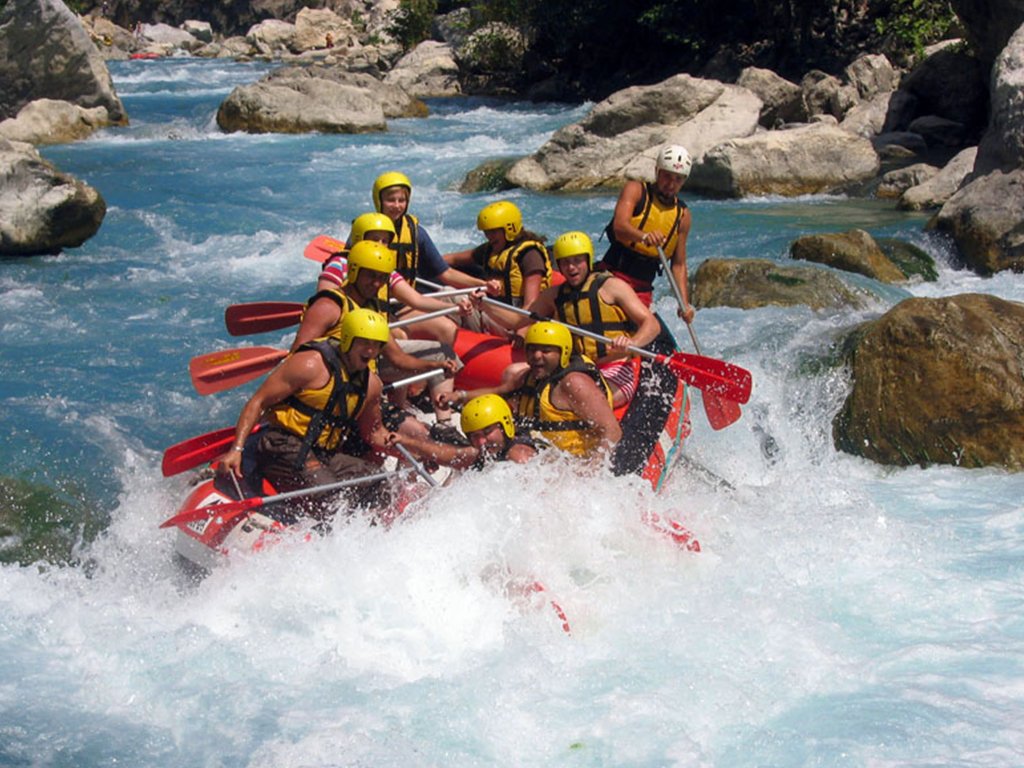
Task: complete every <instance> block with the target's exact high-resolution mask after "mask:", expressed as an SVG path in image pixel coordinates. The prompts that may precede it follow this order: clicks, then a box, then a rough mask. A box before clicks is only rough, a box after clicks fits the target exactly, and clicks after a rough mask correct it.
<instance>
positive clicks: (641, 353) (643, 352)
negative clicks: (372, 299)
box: [420, 278, 665, 362]
mask: <svg viewBox="0 0 1024 768" xmlns="http://www.w3.org/2000/svg"><path fill="white" fill-rule="evenodd" d="M420 282H421V283H423V284H424V285H426V286H428V287H430V288H433V287H434V286H435V285H437V284H436V283H431V282H428V281H427V280H424V279H422V278H420ZM483 301H484V303H485V304H490V305H492V306H495V307H498V308H500V309H507V310H508V311H509V312H512V313H514V314H517V315H522V316H523V317H528V318H530V319H531V320H533V321H535V322H541V321H546V322H551V323H558V324H559V325H564V326H565V327H566V328H568V329H569V330H570V331H572V332H573V333H575V334H579V335H580V336H584V337H586V338H588V339H593V340H594V341H602V342H604V343H606V344H607V343H608V342H610V341H611V339H609V338H608V337H607V336H602V335H601V334H600V333H594V332H593V331H588V330H586V329H585V328H578V327H577V326H575V325H569V323H563V322H562V321H560V320H553V319H551V318H550V317H544V316H542V315H538V314H537V313H536V312H531V311H530V310H528V309H523V308H522V307H514V306H512V305H511V304H506V303H505V302H503V301H498V300H497V299H492V298H491V297H490V296H484V297H483ZM626 349H627V350H628V351H629V353H630V354H633V355H636V356H638V357H646V358H647V359H648V360H655V361H659V362H660V361H662V360H664V359H665V356H664V355H659V354H656V353H655V352H651V351H650V350H647V349H642V348H641V347H634V346H629V347H626Z"/></svg>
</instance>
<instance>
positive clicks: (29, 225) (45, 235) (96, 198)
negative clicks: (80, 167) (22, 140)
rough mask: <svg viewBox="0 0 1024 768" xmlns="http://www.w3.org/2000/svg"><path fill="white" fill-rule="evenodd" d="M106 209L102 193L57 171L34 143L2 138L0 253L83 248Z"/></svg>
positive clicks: (35, 252)
mask: <svg viewBox="0 0 1024 768" xmlns="http://www.w3.org/2000/svg"><path fill="white" fill-rule="evenodd" d="M106 210H107V206H106V203H105V202H104V200H103V198H102V197H101V196H100V194H99V192H97V191H96V190H95V189H93V188H92V187H90V186H89V185H88V184H85V183H83V182H81V181H78V180H77V179H74V178H72V177H70V176H68V175H67V174H64V173H61V172H60V171H58V170H57V169H56V168H54V167H53V166H52V165H51V164H50V163H48V162H46V161H45V160H43V159H42V158H41V157H40V156H39V153H38V152H37V151H36V150H35V149H34V148H33V147H32V146H31V145H28V144H14V143H12V142H9V141H7V140H6V139H0V255H2V256H26V255H33V254H46V253H56V252H58V251H59V250H60V249H61V248H74V247H76V246H79V245H81V244H82V243H83V242H85V241H86V240H87V239H89V238H90V237H92V236H93V235H94V234H96V231H97V230H98V229H99V228H100V224H101V223H102V222H103V217H104V215H105V214H106Z"/></svg>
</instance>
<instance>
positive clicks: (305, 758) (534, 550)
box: [0, 59, 1024, 767]
mask: <svg viewBox="0 0 1024 768" xmlns="http://www.w3.org/2000/svg"><path fill="white" fill-rule="evenodd" d="M111 69H112V74H113V76H114V80H115V84H116V87H117V89H118V92H119V94H120V95H121V97H122V99H123V100H124V103H125V106H126V108H127V110H128V113H129V115H130V117H131V121H132V122H131V125H130V126H128V127H126V128H119V129H112V130H107V131H103V132H101V133H100V134H98V135H96V136H95V137H93V138H91V139H89V140H87V141H84V142H80V143H76V144H74V145H67V146H59V147H50V148H46V149H44V150H43V153H44V155H45V156H46V157H47V158H49V159H51V160H53V161H54V162H55V163H56V164H57V165H58V167H60V168H61V169H62V170H66V171H68V172H70V173H72V174H74V175H76V176H78V177H80V178H82V179H84V180H85V181H87V182H88V183H90V184H92V185H93V186H95V187H97V188H98V189H99V190H100V191H101V192H102V194H103V195H104V197H105V199H106V201H107V204H108V212H107V216H106V219H105V221H104V223H103V227H102V228H101V230H100V232H99V233H98V234H97V236H96V237H94V238H93V239H91V240H90V241H88V242H87V243H86V244H85V245H84V246H83V247H81V248H79V249H75V250H71V251H68V252H66V253H64V254H62V255H60V256H55V257H44V258H38V257H37V258H25V259H8V260H5V261H4V262H3V263H2V264H0V318H2V335H0V361H2V368H3V371H2V375H0V403H2V408H0V435H2V436H3V439H2V442H0V461H2V466H3V467H4V469H3V471H2V473H3V474H4V475H6V476H8V477H16V478H19V479H21V480H23V481H25V482H27V483H29V484H31V486H32V487H34V488H40V487H42V488H49V489H52V493H53V496H52V497H48V498H50V501H46V502H44V503H42V504H41V506H38V507H37V508H35V509H34V511H33V513H32V514H33V515H34V516H35V518H36V520H35V522H36V524H38V525H42V526H49V527H51V528H53V529H54V530H56V531H58V532H59V533H60V534H61V535H62V536H64V537H66V538H68V539H69V540H71V541H76V542H77V543H76V545H75V547H74V549H73V551H72V553H71V555H70V556H67V555H66V554H65V555H61V556H55V555H53V556H49V557H41V558H40V559H39V560H38V561H37V562H35V563H33V564H31V565H27V564H18V563H17V562H13V561H12V559H11V558H7V560H8V562H6V564H3V565H0V765H2V766H111V765H115V764H116V765H129V766H171V765H174V766H376V767H380V766H403V767H407V766H494V765H500V766H534V765H536V766H543V765H559V766H664V765H675V766H766V765H771V766H896V765H899V766H908V765H912V766H935V765H943V766H1011V765H1019V764H1020V763H1021V762H1022V759H1024V729H1022V726H1021V723H1022V722H1024V701H1022V699H1024V619H1022V615H1024V610H1022V609H1024V605H1022V598H1024V588H1022V563H1024V558H1022V557H1021V553H1022V551H1024V501H1022V498H1024V476H1021V475H1014V474H1008V473H1005V472H1002V471H999V470H995V469H985V470H964V469H960V468H956V467H932V468H927V469H922V468H909V469H895V468H887V467H882V466H878V465H875V464H872V463H869V462H867V461H864V460H862V459H859V458H856V457H852V456H848V455H845V454H841V453H838V452H837V451H836V450H835V449H834V447H833V445H832V440H831V420H832V418H833V416H834V415H835V413H836V412H837V411H838V410H839V408H840V405H841V403H842V401H843V399H844V397H845V395H846V393H847V392H848V391H849V380H848V376H847V373H846V372H845V371H843V370H841V369H834V368H828V367H825V366H821V365H816V364H815V363H816V362H817V361H820V360H822V359H824V358H827V357H828V356H829V353H830V350H831V349H832V345H833V343H834V342H835V341H836V339H838V338H840V337H841V335H842V333H843V332H844V331H845V330H846V329H848V328H849V327H850V326H851V325H853V324H855V323H857V322H859V321H861V320H864V319H869V318H871V317H875V316H877V315H878V314H880V313H882V312H884V311H885V310H886V309H887V308H888V307H890V306H892V305H893V304H894V303H896V302H898V301H899V300H900V299H902V298H905V297H906V296H911V295H914V296H943V295H950V294H955V293H961V292H968V291H977V292H983V293H992V294H995V295H998V296H1001V297H1003V298H1007V299H1013V300H1017V301H1024V287H1022V283H1021V280H1020V278H1019V276H1010V275H998V276H996V277H994V278H990V279H982V278H979V277H977V276H975V275H972V274H970V273H967V272H964V271H960V270H958V269H956V268H955V267H954V266H952V264H953V261H952V259H951V258H950V254H949V253H948V252H946V251H945V250H944V249H943V247H942V246H941V245H940V244H938V243H937V242H934V241H932V240H931V239H929V237H927V236H926V235H925V233H924V232H923V224H924V221H925V219H924V218H923V217H922V216H918V215H909V214H903V213H897V212H895V211H893V210H892V206H891V204H889V203H879V202H875V201H859V200H848V199H844V198H838V197H821V196H818V197H809V198H801V199H798V200H783V199H759V200H742V201H710V200H704V199H700V198H693V197H692V196H687V195H686V194H685V189H684V197H686V198H687V200H688V202H689V203H690V204H691V207H692V208H693V215H694V228H693V232H692V234H691V239H690V259H691V270H693V269H695V268H696V266H697V265H698V264H699V263H700V262H701V261H702V260H704V259H706V258H709V257H765V258H772V259H778V260H786V259H787V258H788V256H787V253H788V246H789V243H790V242H791V241H792V240H793V239H794V238H795V237H797V236H799V235H801V234H806V233H810V232H828V231H839V230H845V229H849V228H852V227H862V228H864V229H867V230H868V231H870V232H871V233H872V234H874V235H876V236H894V237H901V238H904V239H907V240H909V241H911V242H914V243H916V244H918V245H920V246H922V247H923V248H925V249H926V250H928V251H929V252H930V253H931V254H932V255H933V256H934V257H935V258H936V259H937V261H938V268H939V272H940V276H939V279H938V281H937V282H934V283H915V284H911V285H909V286H904V287H900V288H893V287H881V286H877V285H873V284H871V283H870V282H869V281H863V284H864V289H865V290H866V291H868V292H869V293H870V294H871V295H872V296H874V300H873V301H872V303H871V306H870V308H869V309H867V310H864V311H859V312H854V311H849V310H844V311H839V312H813V311H811V310H809V309H806V308H799V307H797V308H767V309H759V310H752V311H740V310H733V309H708V310H702V311H700V312H698V315H697V320H696V324H695V327H696V330H697V332H698V334H699V336H700V341H701V344H702V347H703V351H704V353H705V354H708V355H711V356H715V357H720V358H723V359H726V360H729V361H731V362H734V363H737V364H739V365H742V366H743V367H745V368H747V369H749V370H750V371H751V372H752V373H753V376H754V391H753V396H752V398H751V401H750V403H749V404H747V405H746V406H744V417H743V419H742V420H741V421H740V422H739V423H737V424H736V425H734V426H732V427H730V428H729V429H726V430H723V431H720V432H715V431H713V430H711V428H710V427H709V426H708V422H707V419H706V418H705V415H704V413H703V409H702V406H701V402H700V396H699V393H694V406H693V410H692V413H691V416H692V421H693V433H692V435H691V437H690V438H689V440H688V441H687V443H686V446H685V447H686V451H685V453H686V457H685V459H684V461H683V463H681V464H680V466H679V467H678V468H677V470H676V471H675V473H674V474H673V476H672V478H671V479H670V481H669V483H668V484H667V486H666V488H665V489H664V490H663V492H662V494H660V495H659V496H653V495H652V494H651V493H650V492H649V491H648V490H645V489H644V488H643V487H642V483H640V482H639V481H638V480H636V479H634V478H612V477H608V476H605V475H603V474H590V475H584V476H580V474H579V473H578V472H577V471H576V470H575V469H574V468H572V467H570V466H569V465H568V464H567V463H565V462H563V461H551V462H538V463H535V464H533V465H527V466H496V467H493V468H491V469H489V470H488V471H487V472H483V473H474V474H473V475H472V476H464V477H462V478H459V479H458V480H457V481H456V482H454V483H452V484H451V485H449V486H448V487H445V488H441V489H439V490H438V491H436V492H433V493H431V494H430V495H428V496H426V497H425V498H424V499H423V500H422V501H421V502H419V503H417V505H416V506H415V508H414V510H413V513H412V514H411V515H410V516H409V519H407V520H405V521H403V522H402V523H401V524H398V525H396V526H394V527H393V528H392V529H390V530H388V531H385V530H383V529H382V528H377V527H371V526H369V525H367V524H366V522H365V521H362V520H361V519H358V518H357V519H354V520H353V521H352V522H351V523H349V524H347V525H343V526H338V527H336V528H335V530H334V531H333V532H332V533H331V534H330V535H329V536H327V537H324V538H316V539H314V540H312V541H308V542H305V541H301V540H298V539H296V540H286V541H285V542H283V543H282V544H281V545H279V546H277V547H275V548H273V549H271V550H269V551H266V552H263V553H261V554H259V555H258V556H251V557H241V558H236V559H235V560H233V561H232V562H231V563H230V564H229V565H227V566H226V567H223V568H220V569H217V570H216V571H215V572H214V573H213V574H211V575H210V576H209V577H207V578H206V579H204V580H202V581H200V582H193V581H191V580H189V579H187V578H185V577H184V576H183V575H182V573H181V572H180V570H179V569H178V567H177V566H176V564H175V563H174V560H173V557H172V555H173V535H172V533H170V532H168V531H166V530H160V529H159V528H158V527H157V526H158V524H159V523H160V522H161V521H162V520H164V519H165V518H167V517H169V516H170V515H172V514H173V513H174V512H175V510H176V509H177V507H178V505H179V504H180V503H181V501H182V499H183V497H184V495H185V494H186V493H187V491H188V489H189V483H190V480H191V478H190V477H189V476H188V475H181V476H177V477H173V478H164V477H162V476H161V472H160V460H161V455H162V452H163V450H164V448H165V447H167V446H168V445H170V444H172V443H176V442H178V441H180V440H183V439H186V438H188V437H191V436H193V435H198V434H201V433H203V432H207V431H210V430H212V429H215V428H218V427H222V426H227V425H229V424H231V423H233V422H234V420H235V418H236V417H237V414H238V411H239V409H240V407H241V405H242V403H243V402H244V401H245V399H246V397H247V396H248V395H249V394H250V393H251V391H252V385H250V386H247V387H242V388H240V389H238V390H233V391H230V392H223V393H219V394H217V395H213V396H210V397H205V398H204V397H200V396H198V395H197V394H195V392H194V390H193V389H192V387H191V384H190V382H189V377H188V373H187V366H188V361H189V359H190V358H191V357H193V356H195V355H198V354H201V353H204V352H209V351H212V350H215V349H224V348H229V347H233V346H238V345H240V344H248V343H254V344H269V345H281V344H287V343H288V341H289V333H288V332H285V331H281V332H274V333H270V334H266V335H263V336H257V337H249V338H244V339H231V338H230V337H229V336H228V335H227V333H226V331H225V329H224V321H223V314H224V309H225V307H227V306H228V305H230V304H233V303H237V302H244V301H259V300H287V301H301V300H303V299H305V298H306V297H307V296H308V294H309V293H310V292H311V289H312V287H313V283H314V280H315V276H316V271H317V267H316V265H315V264H314V263H312V262H311V261H308V260H306V259H304V258H303V256H302V251H303V247H304V246H305V244H306V243H307V242H308V241H309V240H311V239H312V238H313V237H315V236H316V235H318V234H321V233H326V234H331V235H334V236H341V237H343V236H344V235H345V234H346V233H347V230H348V222H349V221H351V219H352V218H354V217H355V216H356V215H358V214H359V213H363V212H365V211H367V210H370V209H372V203H371V200H370V187H371V184H372V182H373V179H374V178H375V177H376V176H377V174H379V173H380V172H383V171H385V170H393V169H394V170H401V171H403V172H405V173H406V174H407V175H408V176H409V177H410V178H411V179H412V181H413V183H414V185H415V189H414V192H413V198H412V211H413V212H414V213H415V214H416V215H417V216H418V217H419V219H420V221H421V223H422V224H423V225H424V226H426V227H427V229H428V230H429V232H430V233H431V235H432V236H433V238H434V240H435V242H436V243H437V244H438V246H439V247H440V248H441V249H442V250H443V251H450V250H456V249H461V248H464V247H468V246H470V245H472V244H476V243H478V242H480V241H481V236H480V233H478V232H476V231H475V229H474V223H475V217H476V213H477V211H478V210H479V209H480V208H481V207H482V206H483V205H484V204H486V203H487V202H491V201H493V200H495V199H498V198H499V196H496V195H490V194H488V195H483V194H474V195H463V194H459V193H457V192H454V191H453V186H454V185H455V184H456V183H457V182H458V181H459V180H460V179H461V178H462V177H463V176H464V175H465V173H466V172H467V171H469V170H470V169H472V168H473V167H475V166H476V165H477V164H478V163H480V162H481V161H483V160H485V159H490V158H494V157H503V156H513V155H523V154H526V153H529V152H531V151H533V150H534V149H536V148H537V147H539V146H540V145H541V144H542V143H543V142H544V141H545V140H546V138H547V137H548V136H549V135H550V134H551V132H552V131H554V130H555V129H557V128H558V127H560V126H562V125H564V124H566V123H568V122H572V121H575V120H578V119H579V118H580V117H581V116H582V115H583V114H585V113H586V110H587V109H588V107H589V105H576V106H566V105H555V104H540V105H538V104H528V103H506V102H496V101H490V100H484V99H473V98H461V99H455V100H451V101H434V102H431V104H430V106H431V109H432V114H431V116H430V117H428V118H426V119H419V120H398V121H393V122H392V123H391V125H390V130H389V132H388V133H386V134H380V135H368V136H274V135H270V136H248V135H241V134H231V135H225V134H222V133H220V132H219V131H218V129H217V128H216V125H215V122H214V115H215V112H216V108H217V106H218V104H219V103H220V101H221V100H223V98H224V97H225V96H226V95H227V94H228V93H229V92H230V89H231V88H232V87H233V86H235V85H237V84H240V83H245V82H250V81H253V80H255V79H257V78H258V77H259V76H260V75H261V74H262V73H263V72H264V71H265V70H266V67H265V66H264V65H258V64H241V63H233V62H219V61H196V60H189V59H178V60H165V61H148V62H120V63H113V64H112V65H111ZM506 197H508V198H509V199H512V200H514V201H515V202H516V203H517V205H519V206H520V207H521V208H522V210H523V212H524V218H525V223H526V226H527V227H528V228H530V229H533V230H535V231H537V232H541V233H544V234H546V235H547V236H548V237H549V239H553V238H554V237H555V236H556V235H558V234H559V233H561V232H563V231H566V230H569V229H582V230H585V231H587V232H588V233H590V235H591V236H592V237H593V238H595V241H596V239H597V237H598V236H599V235H600V233H601V231H602V229H603V227H604V225H605V224H606V223H607V221H608V220H609V218H610V216H611V212H612V208H613V206H614V202H615V198H614V195H611V194H575V195H557V196H555V195H543V194H536V193H530V192H526V191H522V190H515V191H512V192H509V193H507V194H506ZM604 247H605V243H604V242H601V243H597V248H598V250H599V251H603V249H604ZM659 288H660V289H661V290H660V291H659V292H658V293H656V303H657V307H658V308H659V309H660V310H661V313H662V315H663V316H664V317H666V318H669V319H670V325H671V327H672V328H673V330H674V331H675V333H676V336H677V338H678V339H679V340H680V342H681V344H682V348H683V349H684V350H685V349H689V340H688V336H687V335H686V333H685V329H684V328H683V327H682V326H681V324H680V323H679V321H678V320H677V319H675V315H674V312H673V311H672V310H673V304H672V299H671V297H670V296H669V295H668V294H667V291H666V290H665V286H664V284H661V285H659ZM58 502H59V503H58ZM638 510H649V511H655V512H658V513H660V514H667V515H671V516H672V517H675V518H678V519H681V520H683V521H684V522H685V523H686V525H687V526H688V527H690V528H691V529H692V530H693V531H694V532H696V534H697V535H698V537H699V538H700V541H701V544H702V547H703V551H702V552H700V553H691V552H686V551H682V550H680V549H678V548H677V547H675V546H673V545H672V543H671V542H669V541H668V540H666V539H665V538H663V537H660V536H658V535H657V534H656V533H653V532H652V531H650V530H649V529H647V528H645V527H644V526H642V525H640V524H639V522H638ZM20 538H21V535H20V534H19V533H17V532H15V533H12V535H9V536H7V537H6V538H3V539H0V545H2V547H3V549H2V550H0V554H2V553H3V552H8V553H9V552H13V551H15V550H16V548H17V547H18V546H19V545H20V544H21V543H22V542H21V541H20ZM58 538H59V537H58ZM523 579H528V580H532V579H539V580H541V581H542V582H543V583H544V585H545V586H546V587H547V594H548V595H550V596H553V597H555V598H557V600H558V602H559V604H560V605H561V606H562V607H563V608H564V609H565V612H566V614H567V616H568V618H569V621H570V623H571V625H572V634H571V635H567V634H566V633H565V632H563V631H562V628H561V627H560V623H559V621H558V618H557V616H556V615H555V613H554V612H553V611H552V610H549V608H550V606H549V605H547V604H546V603H545V601H544V600H543V599H536V598H534V599H532V600H531V599H526V598H519V597H516V596H515V595H512V596H509V595H508V594H507V592H508V589H507V586H508V584H510V583H517V581H519V580H523Z"/></svg>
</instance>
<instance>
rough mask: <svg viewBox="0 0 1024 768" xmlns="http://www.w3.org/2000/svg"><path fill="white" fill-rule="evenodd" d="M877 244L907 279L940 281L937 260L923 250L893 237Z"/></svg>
mask: <svg viewBox="0 0 1024 768" xmlns="http://www.w3.org/2000/svg"><path fill="white" fill-rule="evenodd" d="M875 242H876V243H878V247H879V248H881V249H882V253H884V254H885V255H886V257H888V259H889V261H891V262H892V263H893V264H895V265H896V266H897V267H898V268H899V270H900V272H902V273H903V274H904V275H906V276H907V277H920V278H921V279H922V280H925V281H927V282H934V281H935V280H938V279H939V272H938V270H937V269H936V268H935V259H933V258H932V257H931V256H929V255H928V254H927V253H926V252H925V250H924V249H923V248H919V247H917V246H916V245H913V244H912V243H908V242H906V241H904V240H897V239H896V238H892V237H885V238H879V239H877V240H876V241H875Z"/></svg>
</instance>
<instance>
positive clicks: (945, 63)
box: [884, 47, 988, 146]
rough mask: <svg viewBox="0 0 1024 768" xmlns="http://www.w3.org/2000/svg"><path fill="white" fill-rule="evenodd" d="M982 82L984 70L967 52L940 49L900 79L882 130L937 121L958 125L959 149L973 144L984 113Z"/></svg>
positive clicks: (985, 94)
mask: <svg viewBox="0 0 1024 768" xmlns="http://www.w3.org/2000/svg"><path fill="white" fill-rule="evenodd" d="M986 80H987V69H986V68H985V66H984V65H983V64H982V62H981V61H980V60H979V59H978V58H976V57H975V56H973V55H972V54H971V53H970V52H968V51H966V50H964V49H963V48H962V47H946V48H941V49H939V50H937V51H936V52H935V53H933V54H932V55H931V56H928V57H927V58H925V59H924V60H922V61H921V62H920V63H919V64H918V65H917V66H916V67H914V69H913V70H911V72H910V73H909V74H908V75H907V76H906V77H905V78H903V82H902V83H900V88H899V91H898V93H899V94H900V98H899V99H896V98H895V97H894V99H893V101H892V102H891V107H892V109H891V111H890V114H889V119H888V120H887V122H886V125H885V129H884V130H886V131H902V130H913V129H912V128H911V124H912V123H913V122H914V121H915V120H917V119H918V118H921V117H939V118H943V119H944V120H947V121H952V122H954V123H959V124H960V126H961V128H960V131H961V134H962V137H963V139H962V141H961V146H964V145H965V143H966V144H976V143H977V141H978V139H979V138H980V136H981V131H982V129H983V128H984V125H985V122H986V112H987V110H988V87H987V82H986Z"/></svg>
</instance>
